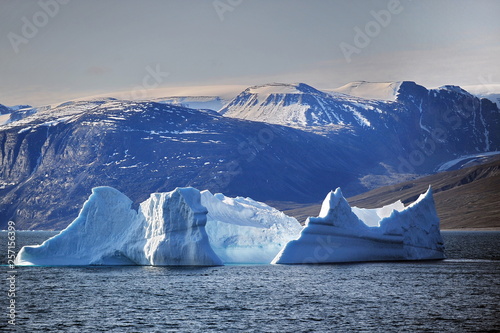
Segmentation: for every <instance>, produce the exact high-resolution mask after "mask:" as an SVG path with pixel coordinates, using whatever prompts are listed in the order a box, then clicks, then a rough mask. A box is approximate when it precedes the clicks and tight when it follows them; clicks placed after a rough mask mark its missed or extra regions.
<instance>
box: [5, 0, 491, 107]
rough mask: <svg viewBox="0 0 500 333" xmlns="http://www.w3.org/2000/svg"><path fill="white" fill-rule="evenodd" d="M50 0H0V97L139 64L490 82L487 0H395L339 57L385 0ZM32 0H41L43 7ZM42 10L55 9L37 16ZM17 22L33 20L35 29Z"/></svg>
mask: <svg viewBox="0 0 500 333" xmlns="http://www.w3.org/2000/svg"><path fill="white" fill-rule="evenodd" d="M55 1H56V0H39V1H9V0H0V103H1V104H6V105H13V104H19V103H28V104H33V105H40V104H46V103H55V102H61V101H65V100H69V99H73V98H81V97H84V96H91V95H98V94H107V93H110V95H112V93H113V92H117V91H127V90H133V89H137V87H138V86H141V85H142V84H143V80H144V78H145V77H146V76H147V75H148V68H149V69H154V68H158V69H160V71H161V72H168V73H169V74H168V76H163V77H161V80H159V82H158V84H157V86H158V88H163V87H165V88H168V87H176V86H191V85H194V86H200V85H226V84H237V85H247V86H249V85H253V84H261V83H267V82H306V83H309V84H311V85H313V86H315V87H317V88H325V89H327V88H336V87H338V86H340V85H343V84H345V83H348V82H350V81H355V80H366V81H396V80H414V81H417V82H418V83H420V84H423V85H425V86H429V87H433V86H439V85H444V84H457V85H477V84H481V83H482V82H484V78H487V79H488V80H489V81H491V82H492V83H499V82H500V66H499V63H498V59H500V20H499V17H500V1H495V0H469V1H464V0H427V1H417V0H413V1H411V0H401V1H400V5H399V6H397V8H398V11H400V12H399V13H397V14H391V18H390V20H389V22H388V24H386V26H385V27H383V26H381V25H380V24H378V23H376V24H378V26H379V31H375V30H373V31H374V33H373V37H369V39H370V42H369V45H367V46H364V45H363V47H360V48H358V51H359V53H353V54H352V56H351V61H350V62H347V61H346V59H345V57H344V55H343V53H342V51H341V48H340V45H341V43H342V42H343V43H347V44H350V45H352V46H356V44H355V41H354V38H355V34H356V32H355V27H359V28H360V29H361V30H362V31H364V30H365V27H366V25H367V24H368V23H370V22H372V26H373V22H375V19H374V17H373V16H372V14H371V11H376V12H379V11H381V10H387V9H388V6H390V5H391V4H394V1H395V0H376V1H359V0H354V1H333V0H332V1H329V0H300V1H298V0H242V1H240V0H216V1H213V0H207V1H204V0H203V1H201V0H200V1H185V0H177V1H169V0H163V1H160V0H145V1H131V0H85V1H82V0H71V1H68V0H65V1H64V2H68V3H67V4H59V5H58V8H56V7H55V6H54V3H56V2H55ZM60 1H61V2H63V1H62V0H60ZM43 3H46V4H52V5H51V6H49V7H47V8H49V9H48V10H47V9H45V10H44V9H43V8H42V7H43V6H41V5H40V4H43ZM214 4H215V5H219V6H223V5H221V4H226V7H220V8H222V9H224V8H225V9H226V11H225V12H223V13H222V12H221V10H219V13H218V12H217V10H216V8H215V6H214ZM395 8H396V7H395ZM51 10H52V11H54V12H56V11H57V12H56V13H49V14H51V15H49V14H46V12H47V11H51ZM219 14H220V15H219ZM52 16H53V17H52ZM221 17H222V19H223V20H221ZM37 20H38V21H37ZM26 22H28V23H29V24H35V23H37V25H38V26H39V27H36V25H35V27H36V29H37V30H38V31H36V32H35V33H33V31H29V29H27V28H26V25H27V24H26ZM23 27H24V32H23ZM375 28H376V27H375ZM375 28H374V29H375ZM26 32H28V34H26ZM358 46H359V44H358ZM16 51H17V52H16ZM481 78H483V79H481ZM150 79H151V78H150ZM147 83H148V85H149V86H150V87H151V86H152V83H155V82H154V81H152V80H149V79H148V80H147ZM155 84H156V83H155ZM155 87H156V85H155Z"/></svg>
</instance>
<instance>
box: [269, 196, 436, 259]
mask: <svg viewBox="0 0 500 333" xmlns="http://www.w3.org/2000/svg"><path fill="white" fill-rule="evenodd" d="M389 210H391V211H390V213H389V212H388V211H389ZM362 218H364V219H366V220H367V222H366V223H365V222H364V221H363V220H362ZM444 258H445V255H444V244H443V240H442V238H441V233H440V231H439V218H438V216H437V213H436V209H435V204H434V199H433V196H432V189H431V188H430V187H429V189H428V190H427V192H426V193H424V194H422V195H420V196H419V198H418V199H417V200H416V201H415V202H414V203H412V204H411V205H409V206H408V207H404V206H403V205H402V203H401V202H396V203H394V204H392V205H389V206H385V207H383V208H381V209H376V210H365V209H353V208H351V207H350V206H349V204H348V202H347V200H346V199H345V198H344V196H343V195H342V191H341V190H340V188H337V189H336V190H335V192H333V191H332V192H330V193H329V194H328V195H327V197H326V198H325V200H324V201H323V204H322V207H321V211H320V214H319V216H318V217H310V218H308V219H307V221H306V225H305V227H304V229H303V230H302V232H301V235H300V237H299V238H298V239H297V240H292V241H290V242H289V243H288V244H287V245H286V246H285V247H284V248H283V249H282V250H281V251H280V253H278V255H277V256H276V257H275V258H274V259H273V261H272V263H273V264H320V263H340V262H359V261H392V260H429V259H444Z"/></svg>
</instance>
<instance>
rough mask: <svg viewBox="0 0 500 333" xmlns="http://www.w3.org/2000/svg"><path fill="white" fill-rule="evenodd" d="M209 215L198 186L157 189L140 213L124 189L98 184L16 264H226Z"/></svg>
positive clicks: (22, 250) (142, 206) (27, 249)
mask: <svg viewBox="0 0 500 333" xmlns="http://www.w3.org/2000/svg"><path fill="white" fill-rule="evenodd" d="M206 214H207V210H206V208H205V207H203V206H202V205H201V202H200V193H199V191H198V190H196V189H194V188H177V189H175V190H173V191H172V192H167V193H153V194H151V196H150V198H149V199H147V200H146V201H144V202H143V203H141V204H140V208H139V211H135V210H134V209H132V201H131V200H130V199H129V198H128V197H127V196H125V195H124V194H123V193H121V192H120V191H118V190H116V189H114V188H111V187H97V188H94V189H92V194H91V196H90V197H89V199H88V200H87V201H86V202H85V203H84V205H83V208H82V210H81V211H80V214H79V216H78V217H77V218H76V219H75V220H74V221H73V222H72V223H71V224H70V225H69V226H68V227H67V228H66V229H64V230H63V231H61V232H60V233H59V234H58V235H56V236H54V237H52V238H50V239H48V240H46V241H45V242H44V243H42V244H41V245H38V246H25V247H23V248H22V249H21V251H20V252H19V254H18V255H17V258H16V264H17V265H21V266H22V265H54V266H58V265H158V266H170V265H190V266H214V265H222V261H221V260H220V259H219V257H218V256H217V255H216V254H215V253H214V251H213V250H212V248H211V247H210V244H209V240H208V235H207V233H206V231H205V225H206V222H207V220H206Z"/></svg>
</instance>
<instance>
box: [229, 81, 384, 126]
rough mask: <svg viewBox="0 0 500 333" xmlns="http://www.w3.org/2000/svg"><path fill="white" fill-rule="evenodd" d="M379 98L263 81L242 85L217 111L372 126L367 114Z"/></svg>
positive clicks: (287, 121) (276, 120)
mask: <svg viewBox="0 0 500 333" xmlns="http://www.w3.org/2000/svg"><path fill="white" fill-rule="evenodd" d="M379 104H384V103H383V102H380V101H364V104H361V103H359V100H358V99H356V98H353V97H350V96H343V95H340V94H337V95H331V94H328V93H326V92H323V91H319V90H317V89H315V88H313V87H311V86H309V85H307V84H304V83H298V84H280V83H274V84H267V85H262V86H254V87H250V88H248V89H246V90H245V91H243V92H242V93H241V94H239V95H238V96H236V98H235V99H233V100H232V101H231V102H230V103H229V104H228V105H226V106H225V107H224V108H222V109H221V110H220V113H221V114H223V115H225V116H227V117H232V118H240V119H248V120H254V121H262V122H267V123H271V124H279V125H285V126H292V127H299V128H305V127H313V126H314V127H317V126H325V125H340V126H342V127H346V126H350V125H352V126H356V127H358V126H361V127H367V128H370V127H372V124H371V122H370V121H369V120H368V118H367V114H369V113H373V112H379V111H378V110H379V108H378V105H379Z"/></svg>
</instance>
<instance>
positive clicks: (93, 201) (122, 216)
mask: <svg viewBox="0 0 500 333" xmlns="http://www.w3.org/2000/svg"><path fill="white" fill-rule="evenodd" d="M442 258H444V246H443V240H442V239H441V234H440V232H439V218H438V217H437V214H436V210H435V207H434V200H433V198H432V191H431V189H430V188H429V190H428V191H427V192H426V193H425V194H422V195H421V196H420V197H419V198H418V200H417V201H416V202H414V203H413V204H411V205H409V206H408V207H404V205H403V204H402V203H401V202H400V201H398V202H396V203H394V204H392V205H388V206H384V207H382V208H379V209H374V210H370V209H361V208H355V207H354V208H351V207H350V206H349V204H348V203H347V201H346V200H345V198H344V197H343V195H342V192H341V191H340V188H338V189H337V190H336V191H335V192H331V193H329V194H328V196H327V197H326V199H325V201H324V202H323V206H322V208H321V212H320V214H319V217H310V218H309V219H308V220H307V221H306V226H305V228H302V226H301V225H300V224H299V223H298V222H297V220H295V219H294V218H292V217H288V216H286V215H285V214H283V213H282V212H279V211H278V210H276V209H274V208H271V207H269V206H267V205H265V204H263V203H261V202H257V201H254V200H252V199H250V198H242V197H236V198H229V197H226V196H224V195H223V194H220V193H219V194H215V195H213V194H212V193H210V192H209V191H203V192H200V191H198V190H197V189H194V188H177V189H175V190H173V191H172V192H167V193H153V194H151V195H150V197H149V199H147V200H146V201H144V202H143V203H141V204H140V207H139V210H138V211H136V210H134V209H133V208H132V201H131V200H130V199H129V198H128V197H127V196H125V195H124V194H123V193H121V192H119V191H118V190H115V189H113V188H111V187H97V188H94V189H93V190H92V194H91V196H90V197H89V199H88V200H87V201H86V202H85V204H84V205H83V208H82V210H81V211H80V214H79V216H78V217H77V218H76V219H75V220H74V221H73V222H72V223H71V224H70V225H69V226H68V227H67V228H66V229H65V230H63V231H61V233H59V234H58V235H56V236H54V237H52V238H50V239H48V240H47V241H45V242H44V243H43V244H41V245H36V246H25V247H23V248H22V249H21V251H20V252H19V254H18V256H17V258H16V264H17V265H158V266H168V265H189V266H213V265H222V264H268V263H276V264H304V263H336V262H353V261H373V260H420V259H442Z"/></svg>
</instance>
